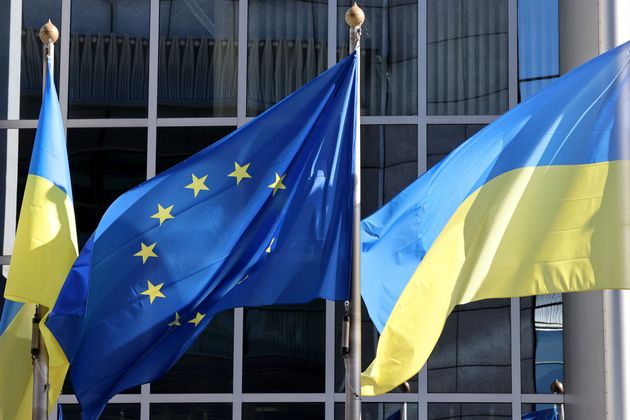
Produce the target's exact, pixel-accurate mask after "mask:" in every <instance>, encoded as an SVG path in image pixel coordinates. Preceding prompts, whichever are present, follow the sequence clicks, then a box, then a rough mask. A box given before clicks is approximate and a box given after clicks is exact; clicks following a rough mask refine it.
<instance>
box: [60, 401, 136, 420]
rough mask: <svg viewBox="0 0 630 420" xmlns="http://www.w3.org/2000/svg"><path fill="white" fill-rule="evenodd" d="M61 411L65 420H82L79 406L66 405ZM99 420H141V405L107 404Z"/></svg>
mask: <svg viewBox="0 0 630 420" xmlns="http://www.w3.org/2000/svg"><path fill="white" fill-rule="evenodd" d="M61 411H62V413H63V420H81V408H80V407H79V405H78V404H64V405H62V406H61ZM59 418H61V417H59ZM99 420H140V404H107V407H105V410H103V413H102V414H101V416H100V417H99Z"/></svg>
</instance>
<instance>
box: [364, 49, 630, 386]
mask: <svg viewBox="0 0 630 420" xmlns="http://www.w3.org/2000/svg"><path fill="white" fill-rule="evenodd" d="M629 62H630V43H628V44H625V45H623V46H620V47H618V48H616V49H614V50H611V51H609V52H608V53H606V54H603V55H601V56H600V57H598V58H596V59H594V60H592V61H590V62H588V63H586V64H585V65H583V66H581V67H580V68H578V69H576V70H574V71H572V72H570V73H568V74H567V75H566V76H564V77H562V78H561V79H559V80H558V81H557V82H555V83H554V84H552V85H550V86H549V87H548V88H546V89H545V90H543V91H542V92H540V93H539V94H538V95H536V96H535V97H533V98H531V99H530V100H528V101H526V102H524V103H522V104H521V105H519V106H518V107H517V108H515V109H514V110H512V111H510V112H509V113H507V114H506V115H505V116H503V117H502V118H500V119H499V120H497V121H496V122H495V123H493V124H491V125H490V126H488V127H486V128H485V129H484V130H482V131H481V132H479V133H478V134H477V135H476V136H474V137H472V138H471V139H469V140H468V141H467V142H466V143H464V144H463V145H462V146H461V147H459V148H458V149H456V150H455V151H454V152H453V153H451V154H450V155H449V156H448V157H447V158H446V159H444V160H443V161H442V162H441V163H440V164H439V165H437V166H436V167H434V168H432V169H431V170H430V171H429V172H427V173H426V174H425V175H424V176H422V177H421V178H419V179H418V180H417V181H416V182H414V183H413V184H412V185H411V186H410V187H408V188H407V189H406V190H404V191H403V192H402V193H401V194H400V195H399V196H397V197H396V198H395V199H394V200H392V202H390V203H389V204H388V205H386V206H385V207H383V208H382V209H381V210H380V211H379V212H377V213H376V214H374V215H373V216H371V217H369V218H368V219H366V220H365V221H363V224H362V241H363V254H362V276H363V277H362V293H363V297H364V299H365V302H366V305H367V308H368V311H369V313H370V316H371V318H372V320H373V321H374V323H375V324H376V326H377V328H378V329H379V330H380V331H381V332H382V335H381V337H380V340H379V343H378V349H377V353H376V358H375V360H374V361H373V362H372V364H371V365H370V366H369V367H368V368H367V370H366V371H365V372H364V374H363V377H362V394H363V395H375V394H382V393H385V392H387V391H389V390H391V389H393V388H394V387H396V386H397V385H399V384H401V383H402V382H404V381H405V380H407V379H409V378H410V377H411V376H413V375H415V374H416V373H417V372H418V371H419V370H420V368H421V367H422V366H423V365H424V363H425V362H426V360H427V358H428V357H429V355H430V353H431V351H432V350H433V347H434V346H435V344H436V342H437V340H438V338H439V336H440V334H441V332H442V328H443V326H444V323H445V321H446V318H447V317H448V315H449V313H450V312H451V311H452V310H453V308H454V307H455V306H456V305H460V304H464V303H468V302H473V301H478V300H482V299H490V298H506V297H518V296H528V295H539V294H546V293H562V292H573V291H586V290H599V289H627V288H630V64H629Z"/></svg>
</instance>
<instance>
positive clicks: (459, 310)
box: [418, 299, 512, 393]
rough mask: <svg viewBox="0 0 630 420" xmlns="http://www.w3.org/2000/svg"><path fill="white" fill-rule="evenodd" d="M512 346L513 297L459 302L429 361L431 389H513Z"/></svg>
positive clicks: (483, 391)
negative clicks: (511, 304) (511, 314)
mask: <svg viewBox="0 0 630 420" xmlns="http://www.w3.org/2000/svg"><path fill="white" fill-rule="evenodd" d="M418 328H421V326H419V327H418ZM510 349H511V346H510V300H509V299H490V300H484V301H480V302H474V303H469V304H466V305H460V306H457V307H456V308H455V310H454V311H453V313H452V314H451V315H450V316H449V317H448V319H447V321H446V325H445V326H444V329H443V331H442V335H441V336H440V339H439V341H438V343H437V345H436V346H435V349H433V352H432V353H431V356H430V357H429V361H428V363H427V366H428V388H429V392H449V393H456V392H462V393H507V392H510V390H511V389H512V384H511V378H512V374H511V368H510Z"/></svg>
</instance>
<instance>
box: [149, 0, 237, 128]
mask: <svg viewBox="0 0 630 420" xmlns="http://www.w3.org/2000/svg"><path fill="white" fill-rule="evenodd" d="M237 36H238V1H236V0H218V1H217V0H197V1H195V2H189V1H177V0H160V46H159V57H158V61H159V70H158V76H159V86H158V116H160V117H227V116H236V78H237V55H238V54H237V50H238V45H237V42H236V39H237Z"/></svg>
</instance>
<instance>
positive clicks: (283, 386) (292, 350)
mask: <svg viewBox="0 0 630 420" xmlns="http://www.w3.org/2000/svg"><path fill="white" fill-rule="evenodd" d="M325 321H326V314H325V302H324V301H323V300H321V299H318V300H315V301H313V302H311V303H307V304H304V305H275V306H267V307H262V308H251V309H246V310H245V329H244V333H243V335H244V337H243V392H286V393H289V392H324V372H325V370H324V365H325V349H324V345H325V332H326V325H325ZM252 413H253V412H252ZM252 418H254V417H252ZM255 418H259V417H255ZM260 418H268V417H260ZM269 418H272V417H269ZM273 418H275V417H273ZM279 418H280V417H279ZM282 418H284V417H282ZM293 418H302V417H301V416H295V417H293Z"/></svg>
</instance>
